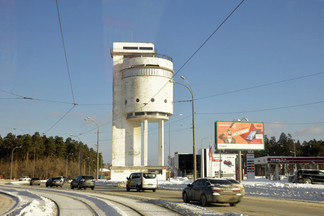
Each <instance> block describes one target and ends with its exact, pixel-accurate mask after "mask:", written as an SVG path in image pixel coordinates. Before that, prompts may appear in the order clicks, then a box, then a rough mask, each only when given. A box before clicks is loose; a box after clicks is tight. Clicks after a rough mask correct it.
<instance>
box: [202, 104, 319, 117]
mask: <svg viewBox="0 0 324 216" xmlns="http://www.w3.org/2000/svg"><path fill="white" fill-rule="evenodd" d="M321 103H324V100H322V101H315V102H310V103H304V104H295V105H290V106H282V107H273V108H265V109H257V110H244V111H234V112H217V113H216V112H215V113H197V114H200V115H227V114H236V113H251V112H263V111H271V110H281V109H288V108H294V107H302V106H310V105H315V104H321Z"/></svg>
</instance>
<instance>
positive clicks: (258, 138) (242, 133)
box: [215, 121, 264, 150]
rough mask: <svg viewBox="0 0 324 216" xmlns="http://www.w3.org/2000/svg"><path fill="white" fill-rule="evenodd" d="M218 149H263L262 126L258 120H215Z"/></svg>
mask: <svg viewBox="0 0 324 216" xmlns="http://www.w3.org/2000/svg"><path fill="white" fill-rule="evenodd" d="M215 143H216V147H217V149H218V150H222V149H227V150H264V127H263V123H260V122H225V121H217V122H215Z"/></svg>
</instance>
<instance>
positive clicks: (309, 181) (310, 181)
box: [304, 178, 312, 184]
mask: <svg viewBox="0 0 324 216" xmlns="http://www.w3.org/2000/svg"><path fill="white" fill-rule="evenodd" d="M304 183H305V184H312V180H311V179H310V178H305V179H304Z"/></svg>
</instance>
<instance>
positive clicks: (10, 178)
mask: <svg viewBox="0 0 324 216" xmlns="http://www.w3.org/2000/svg"><path fill="white" fill-rule="evenodd" d="M17 148H21V146H16V147H14V148H13V149H12V151H11V166H10V168H11V169H10V180H11V179H12V164H13V153H14V151H15V149H17Z"/></svg>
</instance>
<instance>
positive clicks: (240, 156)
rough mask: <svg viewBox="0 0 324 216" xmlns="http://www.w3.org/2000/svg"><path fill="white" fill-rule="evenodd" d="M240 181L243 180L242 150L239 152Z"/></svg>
mask: <svg viewBox="0 0 324 216" xmlns="http://www.w3.org/2000/svg"><path fill="white" fill-rule="evenodd" d="M238 153H239V182H240V183H241V182H242V151H241V150H240V151H239V152H238Z"/></svg>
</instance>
